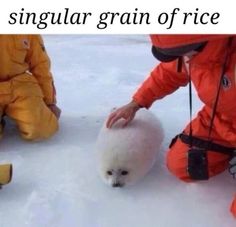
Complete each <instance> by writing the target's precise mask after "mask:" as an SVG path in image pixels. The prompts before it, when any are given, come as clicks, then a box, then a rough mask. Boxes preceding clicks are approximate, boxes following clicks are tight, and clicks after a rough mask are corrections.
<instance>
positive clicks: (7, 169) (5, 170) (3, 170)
mask: <svg viewBox="0 0 236 227" xmlns="http://www.w3.org/2000/svg"><path fill="white" fill-rule="evenodd" d="M11 178H12V164H1V165H0V187H1V185H4V184H8V183H10V181H11Z"/></svg>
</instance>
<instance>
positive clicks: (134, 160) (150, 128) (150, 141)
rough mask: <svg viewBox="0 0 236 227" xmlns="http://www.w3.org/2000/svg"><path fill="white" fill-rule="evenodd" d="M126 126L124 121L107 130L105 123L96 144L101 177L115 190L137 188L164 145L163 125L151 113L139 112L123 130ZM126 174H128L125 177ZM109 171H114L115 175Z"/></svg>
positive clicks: (142, 110)
mask: <svg viewBox="0 0 236 227" xmlns="http://www.w3.org/2000/svg"><path fill="white" fill-rule="evenodd" d="M123 124H124V121H123V120H120V121H118V122H117V123H116V124H115V125H114V126H113V127H112V128H111V129H107V128H106V126H105V123H104V125H103V127H102V129H101V131H100V133H99V135H98V138H97V143H96V153H97V161H98V169H99V173H100V175H101V177H102V179H103V180H104V181H105V182H106V183H107V184H109V185H113V186H114V184H117V183H118V184H119V185H120V186H124V185H126V184H133V183H135V182H136V181H138V180H139V179H141V178H142V177H143V176H145V174H147V172H148V171H149V170H150V169H151V167H152V166H153V164H154V162H155V159H156V155H157V153H158V151H159V150H160V146H161V143H162V141H163V130H162V127H161V124H160V121H159V120H158V119H157V118H156V117H155V116H154V115H153V114H152V113H151V112H150V111H148V110H144V109H141V110H139V111H138V112H137V113H136V116H135V118H134V119H133V121H132V122H131V123H130V124H128V126H126V127H122V125H123ZM122 170H123V171H124V170H125V171H128V174H127V175H122V174H121V172H122ZM107 171H112V175H108V174H107Z"/></svg>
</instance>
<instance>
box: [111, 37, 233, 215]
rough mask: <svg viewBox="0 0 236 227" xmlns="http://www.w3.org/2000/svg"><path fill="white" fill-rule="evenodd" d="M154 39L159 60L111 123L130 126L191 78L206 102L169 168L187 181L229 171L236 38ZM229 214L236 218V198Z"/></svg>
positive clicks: (176, 144)
mask: <svg viewBox="0 0 236 227" xmlns="http://www.w3.org/2000/svg"><path fill="white" fill-rule="evenodd" d="M151 40H152V45H153V46H152V52H153V55H154V56H155V57H156V58H157V59H158V60H160V61H161V63H160V64H158V65H157V66H156V68H154V70H153V71H152V72H151V74H150V75H149V77H148V78H147V79H146V80H145V81H144V83H143V84H142V85H141V87H140V88H139V89H138V90H137V92H136V93H135V94H134V95H133V98H132V101H131V102H130V103H128V104H126V105H124V106H122V107H120V108H118V109H116V110H115V111H114V112H113V113H111V114H110V116H109V117H108V119H107V127H108V128H111V127H112V125H113V124H114V123H115V122H116V121H118V120H119V119H121V118H124V119H125V125H127V124H128V123H129V122H130V121H131V120H132V119H133V118H134V117H135V113H136V111H138V110H139V109H140V108H142V107H144V108H149V107H150V106H151V105H152V103H153V102H154V101H156V100H158V99H161V98H163V97H165V96H166V95H169V94H171V93H172V92H174V91H175V90H177V89H178V88H179V87H181V86H186V85H187V84H190V83H189V82H190V80H191V81H192V83H193V85H194V86H195V88H196V91H197V94H198V97H199V98H200V99H201V101H202V102H203V103H204V104H205V105H204V106H203V108H202V109H201V110H200V111H199V112H198V114H197V116H196V118H194V119H193V120H192V121H191V122H190V123H189V124H188V125H187V126H186V128H185V129H184V130H183V132H182V133H180V134H179V135H177V137H176V138H175V139H174V140H173V141H172V143H171V145H170V149H169V150H168V152H167V167H168V169H169V170H170V172H171V173H173V174H174V175H175V176H176V177H178V178H179V179H181V180H183V181H185V182H192V181H194V180H206V179H208V178H209V177H213V176H215V175H217V174H219V173H221V172H223V171H224V170H226V169H228V168H229V166H230V165H229V163H230V160H231V159H232V157H234V155H235V154H234V150H235V148H236V101H235V100H236V36H230V35H151ZM217 95H218V100H217V98H216V97H217ZM216 100H217V101H216ZM209 131H210V138H209ZM231 164H232V163H231ZM234 164H236V161H235V163H234ZM233 167H234V168H232V169H233V170H234V171H235V172H236V168H235V165H233ZM234 174H235V173H234ZM231 212H232V213H233V215H234V216H235V217H236V197H235V199H234V201H233V203H232V205H231Z"/></svg>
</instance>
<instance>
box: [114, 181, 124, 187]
mask: <svg viewBox="0 0 236 227" xmlns="http://www.w3.org/2000/svg"><path fill="white" fill-rule="evenodd" d="M112 187H114V188H120V187H122V184H120V183H119V182H117V183H114V184H112Z"/></svg>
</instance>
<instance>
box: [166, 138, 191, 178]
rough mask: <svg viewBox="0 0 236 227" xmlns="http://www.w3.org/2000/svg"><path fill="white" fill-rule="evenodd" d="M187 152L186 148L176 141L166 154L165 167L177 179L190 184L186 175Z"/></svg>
mask: <svg viewBox="0 0 236 227" xmlns="http://www.w3.org/2000/svg"><path fill="white" fill-rule="evenodd" d="M187 151H188V147H187V146H186V145H185V144H183V143H182V142H181V141H180V140H177V141H176V142H175V144H173V146H172V147H171V148H170V150H169V151H168V152H167V157H166V165H167V168H168V170H169V171H170V172H171V173H172V174H173V175H174V176H176V177H177V178H178V179H180V180H182V181H184V182H192V180H191V178H190V176H189V174H188V160H187Z"/></svg>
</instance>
